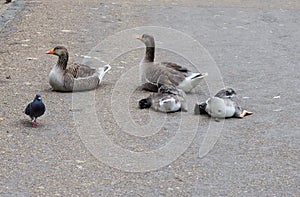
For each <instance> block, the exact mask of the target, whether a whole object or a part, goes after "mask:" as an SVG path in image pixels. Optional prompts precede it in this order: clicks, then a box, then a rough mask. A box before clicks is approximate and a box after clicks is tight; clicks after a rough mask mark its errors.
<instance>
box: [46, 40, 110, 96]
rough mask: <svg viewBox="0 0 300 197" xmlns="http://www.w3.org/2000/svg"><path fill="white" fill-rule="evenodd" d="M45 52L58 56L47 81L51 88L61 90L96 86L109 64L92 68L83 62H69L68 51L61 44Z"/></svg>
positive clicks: (79, 89) (80, 89)
mask: <svg viewBox="0 0 300 197" xmlns="http://www.w3.org/2000/svg"><path fill="white" fill-rule="evenodd" d="M47 54H52V55H56V56H58V62H57V64H56V65H55V66H54V67H53V68H52V70H51V71H50V74H49V83H50V85H51V87H52V88H53V90H55V91H61V92H72V91H85V90H92V89H95V88H97V86H98V85H99V84H100V83H101V82H102V79H103V77H104V75H105V74H106V73H107V72H108V71H109V70H110V69H111V67H110V65H105V66H104V67H102V68H92V67H89V66H87V65H84V64H77V63H74V64H69V65H68V59H69V53H68V51H67V49H66V48H65V47H63V46H57V47H55V48H53V49H51V50H50V51H48V52H47Z"/></svg>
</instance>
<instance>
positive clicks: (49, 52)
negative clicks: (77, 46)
mask: <svg viewBox="0 0 300 197" xmlns="http://www.w3.org/2000/svg"><path fill="white" fill-rule="evenodd" d="M46 54H54V48H53V49H51V50H50V51H48V52H47V53H46Z"/></svg>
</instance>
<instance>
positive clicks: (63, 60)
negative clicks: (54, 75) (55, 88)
mask: <svg viewBox="0 0 300 197" xmlns="http://www.w3.org/2000/svg"><path fill="white" fill-rule="evenodd" d="M47 54H51V55H56V56H58V57H59V58H58V62H57V64H56V65H57V66H58V67H59V68H61V69H63V70H65V69H66V68H67V64H68V59H69V53H68V50H67V49H66V47H63V46H57V47H55V48H53V49H51V50H49V51H48V52H47Z"/></svg>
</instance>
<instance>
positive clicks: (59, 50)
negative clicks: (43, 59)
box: [47, 46, 69, 57]
mask: <svg viewBox="0 0 300 197" xmlns="http://www.w3.org/2000/svg"><path fill="white" fill-rule="evenodd" d="M47 54H51V55H57V56H58V57H61V56H68V55H69V54H68V50H67V49H66V47H63V46H57V47H55V48H53V49H51V50H49V51H48V52H47Z"/></svg>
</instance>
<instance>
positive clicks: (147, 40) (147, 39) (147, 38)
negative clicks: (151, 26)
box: [137, 34, 155, 47]
mask: <svg viewBox="0 0 300 197" xmlns="http://www.w3.org/2000/svg"><path fill="white" fill-rule="evenodd" d="M137 39H138V40H140V41H142V42H143V43H144V44H145V45H146V47H155V42H154V38H153V36H151V35H148V34H143V35H141V36H139V37H137Z"/></svg>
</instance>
